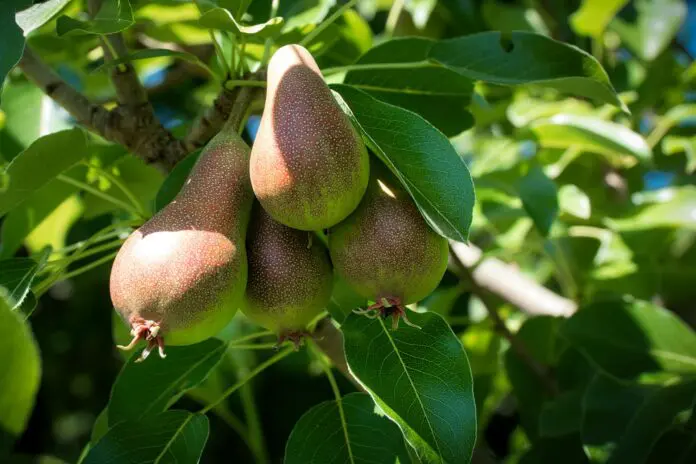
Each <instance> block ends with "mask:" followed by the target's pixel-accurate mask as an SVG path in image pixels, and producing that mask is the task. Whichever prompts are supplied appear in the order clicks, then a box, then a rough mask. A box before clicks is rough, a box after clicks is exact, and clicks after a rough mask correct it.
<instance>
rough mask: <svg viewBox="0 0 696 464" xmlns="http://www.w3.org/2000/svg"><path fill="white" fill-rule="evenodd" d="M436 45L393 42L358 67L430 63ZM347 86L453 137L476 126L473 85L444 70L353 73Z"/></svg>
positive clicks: (406, 40) (419, 41)
mask: <svg viewBox="0 0 696 464" xmlns="http://www.w3.org/2000/svg"><path fill="white" fill-rule="evenodd" d="M434 44H435V42H434V41H433V40H430V39H425V38H418V37H410V38H402V39H395V40H390V41H388V42H383V43H381V44H380V45H378V46H376V47H374V48H372V49H371V50H369V51H368V52H367V53H365V54H364V55H363V56H362V57H360V59H359V60H358V62H357V65H369V64H375V63H376V64H383V63H409V62H413V61H420V60H426V59H427V57H428V53H429V52H430V50H431V49H432V47H433V45H434ZM344 83H345V84H350V85H351V86H353V87H357V88H359V89H361V90H364V91H365V92H367V93H369V94H370V95H372V96H373V97H375V98H378V99H379V100H382V101H384V102H386V103H390V104H392V105H396V106H400V107H403V108H406V109H408V110H411V111H413V112H415V113H418V114H419V115H421V116H422V117H423V118H425V119H426V120H428V121H429V122H430V123H431V124H433V125H434V126H435V127H437V128H438V129H439V130H440V131H442V132H443V133H444V134H445V135H447V136H450V137H451V136H454V135H457V134H459V133H460V132H462V131H464V130H466V129H468V128H469V127H471V126H472V125H473V123H474V120H473V117H472V116H471V113H469V112H468V111H467V109H466V107H467V106H468V105H469V103H470V100H471V92H472V90H473V82H472V81H471V80H470V79H468V78H466V77H463V76H461V75H459V74H457V73H456V72H454V71H451V70H449V69H447V68H444V67H441V66H432V67H427V68H414V69H377V70H356V71H350V72H349V73H348V74H347V75H346V77H345V79H344Z"/></svg>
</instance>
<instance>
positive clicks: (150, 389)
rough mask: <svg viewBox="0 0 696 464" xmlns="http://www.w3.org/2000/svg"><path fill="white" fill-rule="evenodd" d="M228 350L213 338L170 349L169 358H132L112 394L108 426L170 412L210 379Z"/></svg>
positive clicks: (124, 368)
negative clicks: (170, 407) (183, 397)
mask: <svg viewBox="0 0 696 464" xmlns="http://www.w3.org/2000/svg"><path fill="white" fill-rule="evenodd" d="M225 347H226V346H225V344H224V343H223V342H221V341H220V340H218V339H215V338H211V339H209V340H206V341H204V342H201V343H197V344H195V345H188V346H168V347H167V348H166V351H167V357H166V358H164V359H156V360H155V362H135V361H136V359H137V358H138V357H139V353H137V354H134V355H133V356H131V357H130V359H129V360H128V362H127V363H126V364H125V365H124V366H123V369H122V370H121V373H120V374H119V375H118V377H117V378H116V381H115V382H114V386H113V389H112V391H111V400H110V401H109V412H108V417H109V425H111V426H113V425H115V424H118V423H119V422H122V421H130V420H138V419H142V418H144V417H147V416H152V415H155V414H157V413H159V412H162V411H164V410H165V409H167V407H169V406H170V405H171V404H172V403H173V402H174V401H176V399H178V398H180V397H181V395H183V394H184V393H185V392H186V390H189V389H191V388H193V387H195V386H196V385H198V384H199V383H201V382H202V381H203V380H204V379H205V378H206V377H207V375H208V373H209V372H210V371H211V369H213V368H214V367H215V366H216V365H217V363H218V362H220V359H221V358H222V355H223V354H224V352H225ZM134 398H137V401H134Z"/></svg>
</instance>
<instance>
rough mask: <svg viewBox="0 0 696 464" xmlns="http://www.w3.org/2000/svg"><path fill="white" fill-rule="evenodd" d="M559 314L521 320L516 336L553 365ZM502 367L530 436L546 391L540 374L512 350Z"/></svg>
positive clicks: (535, 431)
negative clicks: (557, 316) (522, 322)
mask: <svg viewBox="0 0 696 464" xmlns="http://www.w3.org/2000/svg"><path fill="white" fill-rule="evenodd" d="M560 323H561V321H560V319H559V318H554V317H550V316H538V317H533V318H530V319H528V320H526V321H525V322H524V324H523V325H522V327H521V328H520V330H519V331H518V332H517V334H515V335H516V338H517V339H518V340H519V341H520V343H524V344H525V346H526V347H527V349H528V351H529V354H530V355H531V356H532V357H533V358H534V359H536V360H537V362H539V363H541V364H543V365H554V364H555V363H556V359H557V357H558V351H559V348H558V327H559V325H560ZM504 363H505V371H506V373H507V376H508V378H509V379H510V384H511V385H512V391H513V393H514V395H515V398H516V399H517V404H518V405H519V413H520V420H521V423H522V426H523V427H524V430H525V432H526V433H527V435H528V436H529V437H530V439H531V440H536V439H537V438H538V434H539V417H540V415H541V412H542V407H543V404H544V402H545V401H546V400H547V399H549V398H548V396H549V393H548V392H547V391H546V390H545V389H544V385H543V384H542V383H541V381H540V380H539V376H538V375H537V374H536V372H534V371H533V370H532V369H531V368H530V367H529V365H528V364H527V363H526V362H525V361H524V360H522V359H521V358H520V357H519V356H518V355H517V353H515V351H514V350H512V349H509V348H508V350H507V352H506V353H505V359H504Z"/></svg>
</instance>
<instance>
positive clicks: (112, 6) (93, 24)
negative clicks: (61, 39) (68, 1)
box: [56, 0, 134, 36]
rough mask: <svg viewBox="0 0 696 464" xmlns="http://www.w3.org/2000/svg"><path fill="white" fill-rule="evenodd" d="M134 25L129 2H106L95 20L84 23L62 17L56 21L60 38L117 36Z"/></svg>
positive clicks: (105, 0) (117, 0) (121, 0)
mask: <svg viewBox="0 0 696 464" xmlns="http://www.w3.org/2000/svg"><path fill="white" fill-rule="evenodd" d="M133 24H134V21H133V11H132V10H131V6H130V1H129V0H104V1H103V2H102V3H101V8H100V9H99V12H97V14H96V15H94V19H91V20H89V21H82V20H79V19H75V18H71V17H70V16H65V15H63V16H60V17H58V20H57V21H56V33H57V34H58V36H62V35H66V34H115V33H116V32H121V31H123V30H125V29H128V28H129V27H131V26H132V25H133Z"/></svg>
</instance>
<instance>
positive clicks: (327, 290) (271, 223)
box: [242, 204, 333, 344]
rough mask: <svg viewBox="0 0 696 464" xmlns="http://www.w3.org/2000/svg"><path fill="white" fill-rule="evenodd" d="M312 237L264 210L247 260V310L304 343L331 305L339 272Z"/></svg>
mask: <svg viewBox="0 0 696 464" xmlns="http://www.w3.org/2000/svg"><path fill="white" fill-rule="evenodd" d="M308 238H309V237H308V234H307V232H302V231H299V230H296V229H292V228H290V227H287V226H284V225H283V224H280V223H279V222H277V221H275V220H274V219H273V218H271V216H270V215H269V214H268V213H267V212H266V211H264V209H263V208H261V207H260V205H258V204H257V205H256V206H255V207H254V209H253V213H252V219H251V224H250V225H249V237H248V239H247V255H248V257H249V280H248V283H247V289H246V297H245V304H244V305H243V306H242V311H243V312H244V314H245V315H247V316H248V317H249V318H250V319H251V320H253V321H254V322H256V323H257V324H259V325H260V326H262V327H265V328H267V329H269V330H272V331H273V332H275V333H276V334H278V337H279V341H280V342H282V341H283V340H285V339H289V340H292V341H293V342H295V344H299V342H300V340H301V338H302V337H303V336H304V335H306V332H305V330H306V328H307V324H309V323H310V322H311V321H312V320H313V319H314V318H315V317H316V316H318V315H319V313H321V311H322V310H323V309H324V308H325V307H326V305H327V304H328V303H329V299H330V298H331V287H332V284H333V271H332V269H331V262H330V261H329V254H328V250H327V249H326V248H325V247H324V245H323V244H322V243H321V241H320V240H318V239H313V240H311V243H310V242H308Z"/></svg>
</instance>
